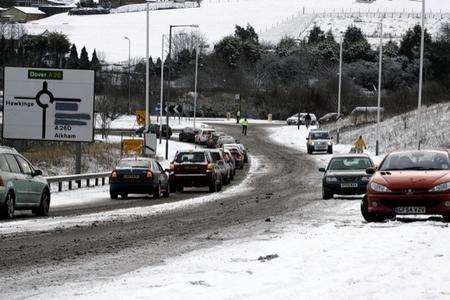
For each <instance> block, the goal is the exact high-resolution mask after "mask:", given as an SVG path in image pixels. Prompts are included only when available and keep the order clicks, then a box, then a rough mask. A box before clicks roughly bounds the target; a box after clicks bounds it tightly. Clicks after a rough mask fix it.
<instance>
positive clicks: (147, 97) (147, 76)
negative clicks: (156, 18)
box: [145, 0, 156, 132]
mask: <svg viewBox="0 0 450 300" xmlns="http://www.w3.org/2000/svg"><path fill="white" fill-rule="evenodd" d="M153 2H156V0H147V1H146V4H147V6H146V32H145V35H146V45H145V132H148V129H149V128H148V127H149V124H150V122H149V121H150V120H149V119H150V116H149V100H150V95H149V92H150V86H149V80H150V62H149V56H150V54H149V52H150V50H149V49H150V45H149V39H150V37H149V36H150V24H149V19H150V3H153Z"/></svg>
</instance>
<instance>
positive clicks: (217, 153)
mask: <svg viewBox="0 0 450 300" xmlns="http://www.w3.org/2000/svg"><path fill="white" fill-rule="evenodd" d="M210 153H211V157H212V159H213V162H214V163H215V164H216V165H217V166H218V167H219V170H220V173H221V174H222V183H223V184H224V185H228V184H229V183H230V182H231V177H232V173H233V170H232V169H231V166H230V165H229V164H228V163H227V162H226V161H225V158H224V155H223V151H222V150H221V149H211V150H210Z"/></svg>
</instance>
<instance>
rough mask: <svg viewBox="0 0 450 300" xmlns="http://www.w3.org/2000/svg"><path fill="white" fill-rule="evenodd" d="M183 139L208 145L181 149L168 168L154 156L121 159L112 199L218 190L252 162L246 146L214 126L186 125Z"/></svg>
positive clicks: (112, 183)
mask: <svg viewBox="0 0 450 300" xmlns="http://www.w3.org/2000/svg"><path fill="white" fill-rule="evenodd" d="M179 140H180V141H186V142H195V143H197V144H201V145H203V146H207V147H208V148H199V149H192V150H183V151H178V152H177V153H176V155H175V157H174V159H173V161H172V162H171V163H170V168H169V169H166V170H164V169H163V168H162V166H161V165H160V164H159V162H158V161H156V160H155V159H151V158H143V157H135V158H124V159H122V160H120V162H119V163H118V165H117V167H116V168H115V169H114V170H113V171H112V173H111V176H110V197H111V199H117V198H118V196H120V197H122V198H127V197H128V195H129V194H151V195H153V198H155V199H157V198H160V197H161V195H162V196H164V197H169V196H170V193H171V192H175V191H177V192H183V191H184V189H185V188H190V187H207V188H208V189H209V191H210V192H217V191H220V190H222V187H223V186H224V185H228V184H230V183H231V181H232V180H233V179H234V177H235V174H236V170H237V169H242V168H243V167H244V164H245V163H246V162H247V161H248V155H247V151H246V149H245V147H244V145H242V144H237V141H236V139H234V138H233V137H231V136H227V135H225V134H224V133H218V132H216V131H215V130H214V129H212V128H201V129H198V130H194V129H193V128H189V127H188V128H184V129H183V130H182V131H181V132H180V135H179ZM219 145H220V147H219Z"/></svg>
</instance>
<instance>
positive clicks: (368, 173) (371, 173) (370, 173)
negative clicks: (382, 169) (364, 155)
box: [366, 167, 377, 175]
mask: <svg viewBox="0 0 450 300" xmlns="http://www.w3.org/2000/svg"><path fill="white" fill-rule="evenodd" d="M376 171H377V169H376V168H374V167H372V168H367V169H366V174H367V175H373V174H375V172H376Z"/></svg>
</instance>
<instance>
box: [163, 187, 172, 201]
mask: <svg viewBox="0 0 450 300" xmlns="http://www.w3.org/2000/svg"><path fill="white" fill-rule="evenodd" d="M169 196H170V184H167V187H166V190H165V191H164V192H163V197H164V198H169Z"/></svg>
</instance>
